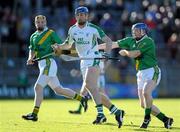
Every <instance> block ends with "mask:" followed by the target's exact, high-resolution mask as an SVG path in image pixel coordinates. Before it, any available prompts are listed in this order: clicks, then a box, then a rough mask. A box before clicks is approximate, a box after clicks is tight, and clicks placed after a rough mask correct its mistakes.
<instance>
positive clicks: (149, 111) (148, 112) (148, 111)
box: [145, 108, 151, 116]
mask: <svg viewBox="0 0 180 132" xmlns="http://www.w3.org/2000/svg"><path fill="white" fill-rule="evenodd" d="M150 114H151V108H145V116H150Z"/></svg>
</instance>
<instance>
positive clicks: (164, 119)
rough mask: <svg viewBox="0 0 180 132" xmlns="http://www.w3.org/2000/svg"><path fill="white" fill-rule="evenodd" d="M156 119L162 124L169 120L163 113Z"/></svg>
mask: <svg viewBox="0 0 180 132" xmlns="http://www.w3.org/2000/svg"><path fill="white" fill-rule="evenodd" d="M156 117H157V118H158V119H159V120H161V121H162V122H165V121H166V120H167V116H165V114H164V113H162V112H160V113H159V114H158V115H157V116H156Z"/></svg>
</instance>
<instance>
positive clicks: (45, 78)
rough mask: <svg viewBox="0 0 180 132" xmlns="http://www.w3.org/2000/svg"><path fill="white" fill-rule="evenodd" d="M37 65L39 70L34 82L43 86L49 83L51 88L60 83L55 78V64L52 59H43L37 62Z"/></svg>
mask: <svg viewBox="0 0 180 132" xmlns="http://www.w3.org/2000/svg"><path fill="white" fill-rule="evenodd" d="M38 67H39V70H40V73H39V76H38V79H37V81H36V84H35V85H37V84H39V85H41V86H42V87H45V86H46V85H49V86H50V87H51V88H56V87H58V86H61V85H60V82H59V80H58V78H57V64H56V62H55V60H54V59H52V58H50V59H43V60H40V61H39V62H38Z"/></svg>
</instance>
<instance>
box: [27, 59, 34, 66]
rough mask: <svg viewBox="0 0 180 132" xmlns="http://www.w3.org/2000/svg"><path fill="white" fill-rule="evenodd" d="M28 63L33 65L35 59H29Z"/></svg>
mask: <svg viewBox="0 0 180 132" xmlns="http://www.w3.org/2000/svg"><path fill="white" fill-rule="evenodd" d="M26 64H27V65H33V64H34V61H33V59H28V60H27V63H26Z"/></svg>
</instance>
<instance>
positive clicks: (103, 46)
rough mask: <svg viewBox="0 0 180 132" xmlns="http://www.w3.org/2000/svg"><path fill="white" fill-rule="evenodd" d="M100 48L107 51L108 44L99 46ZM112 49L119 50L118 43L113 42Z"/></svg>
mask: <svg viewBox="0 0 180 132" xmlns="http://www.w3.org/2000/svg"><path fill="white" fill-rule="evenodd" d="M98 48H99V49H100V50H105V49H106V43H103V44H100V45H98ZM111 48H112V49H115V48H119V45H118V44H117V42H112V47H111Z"/></svg>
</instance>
